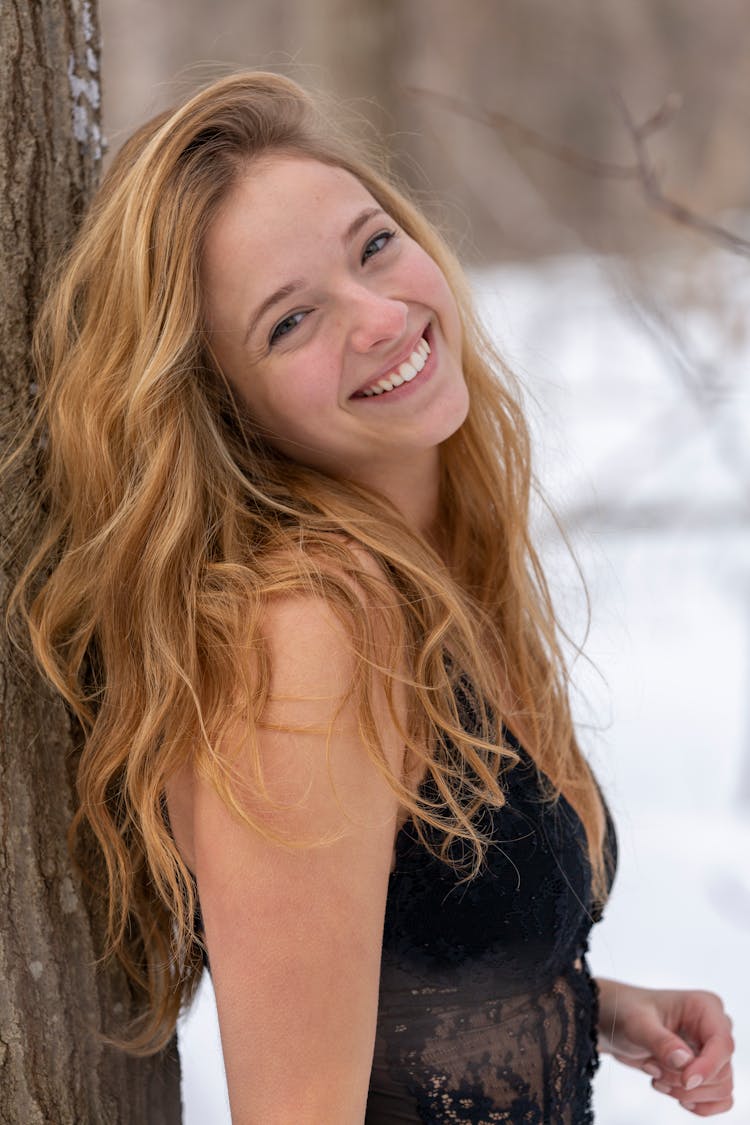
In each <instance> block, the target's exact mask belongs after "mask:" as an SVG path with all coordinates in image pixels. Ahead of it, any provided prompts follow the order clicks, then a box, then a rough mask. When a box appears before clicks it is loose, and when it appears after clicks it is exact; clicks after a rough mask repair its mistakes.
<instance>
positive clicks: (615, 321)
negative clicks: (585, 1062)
mask: <svg viewBox="0 0 750 1125" xmlns="http://www.w3.org/2000/svg"><path fill="white" fill-rule="evenodd" d="M746 267H747V262H739V260H738V259H730V258H727V257H726V256H723V255H720V254H717V255H715V256H713V257H711V258H707V259H706V260H705V262H704V263H703V264H702V266H701V267H700V270H702V271H703V274H702V275H701V274H700V270H699V269H698V267H695V269H694V271H693V274H692V275H691V277H690V281H691V286H692V288H691V289H690V292H689V293H688V294H687V297H685V278H684V277H683V275H682V273H681V272H680V270H679V269H678V268H677V266H675V265H672V266H669V265H664V266H662V267H661V273H660V274H659V275H658V282H659V284H658V294H659V300H660V302H662V303H663V304H664V307H665V308H666V310H667V312H670V310H671V307H672V302H673V301H674V300H676V297H677V295H678V294H681V295H682V298H683V300H687V310H686V311H681V310H680V309H678V310H677V311H676V312H675V313H674V318H675V319H674V323H675V324H676V325H677V328H678V330H679V341H678V344H676V345H675V344H674V341H673V340H672V343H671V344H669V343H667V341H669V339H670V336H669V330H663V329H656V330H655V329H654V327H653V318H652V317H651V315H650V313H651V312H652V310H647V311H646V314H645V315H642V313H641V311H639V309H638V308H637V306H636V305H634V304H632V303H630V301H629V296H628V287H627V284H626V282H627V278H626V277H625V276H624V275H623V274H621V273H618V271H617V266H616V264H614V263H610V262H606V261H604V262H597V261H595V260H591V259H560V260H555V261H551V262H547V263H540V264H536V265H532V266H516V267H507V268H502V269H495V270H492V271H487V272H485V273H483V274H481V275H478V276H477V277H476V278H475V282H476V287H477V291H478V294H479V298H480V306H481V308H482V310H483V315H484V317H485V319H486V321H487V322H488V324H489V325H490V326H491V328H492V332H493V335H494V337H495V338H496V339H497V340H498V341H499V343H500V346H501V348H502V350H503V351H504V353H505V354H506V356H507V358H508V359H509V360H510V361H511V364H512V365H513V366H514V368H515V369H516V370H517V371H519V373H520V374H521V376H522V378H523V380H524V383H525V384H526V387H527V390H528V392H529V393H530V396H531V398H532V399H533V402H531V401H530V410H531V413H532V419H533V426H534V433H535V440H536V446H537V454H538V474H539V476H540V478H541V480H542V482H543V484H544V486H545V488H546V489H547V491H548V492H549V494H550V495H551V496H552V498H553V501H554V504H555V507H556V508H557V509H558V511H561V512H562V514H563V516H564V515H565V512H566V511H567V512H573V513H576V512H577V513H579V514H580V513H581V512H592V511H593V513H594V516H593V517H592V519H591V520H590V521H589V522H588V523H586V525H585V527H583V528H581V527H578V526H572V527H569V529H568V530H569V532H570V533H571V536H572V539H573V542H574V546H575V549H576V552H577V555H578V557H579V560H580V561H581V563H582V566H583V570H584V573H585V575H586V579H587V583H588V587H589V592H590V595H591V602H592V607H591V608H592V624H591V630H590V633H589V636H588V639H587V641H586V646H585V653H586V656H587V657H588V658H589V660H590V662H591V663H590V664H589V663H588V662H587V661H586V660H585V659H584V660H578V661H577V663H576V682H577V688H578V690H577V692H576V695H575V700H574V706H575V709H576V714H577V716H578V718H579V729H580V731H581V737H582V740H583V742H584V745H585V746H586V749H587V751H588V752H589V755H590V757H591V759H592V761H593V762H594V765H595V768H596V770H597V773H598V775H599V778H600V780H601V782H602V785H603V787H604V789H605V791H606V794H607V797H608V800H609V802H610V804H611V807H612V810H613V813H614V816H615V819H616V823H617V828H618V833H619V844H620V859H619V869H618V875H617V880H616V883H615V888H614V892H613V895H612V898H611V900H610V903H609V904H608V907H607V910H606V914H605V918H604V921H603V922H602V923H601V924H600V925H599V926H597V927H595V930H594V933H593V936H592V948H591V964H592V967H593V969H594V972H596V973H599V974H601V975H603V976H608V977H614V978H617V979H621V980H624V981H628V982H632V983H637V984H642V985H646V986H651V987H662V988H676V987H696V988H707V989H711V990H713V991H716V992H718V993H719V994H720V995H721V996H722V997H723V998H724V1000H725V1004H726V1007H727V1009H728V1010H729V1012H730V1014H731V1015H732V1018H733V1020H734V1026H735V1037H736V1041H737V1053H736V1105H735V1108H734V1109H733V1110H731V1111H730V1112H729V1113H728V1114H725V1115H724V1116H723V1117H721V1118H720V1119H719V1120H721V1121H723V1122H726V1125H740V1123H741V1122H747V1121H750V973H749V972H748V970H747V960H748V951H750V863H749V862H748V861H749V860H750V815H749V812H750V707H749V706H748V702H747V700H748V690H747V689H748V683H749V681H750V521H748V518H747V516H748V509H747V504H748V494H749V493H750V441H748V437H750V398H749V396H748V383H747V379H746V377H745V373H744V372H745V369H746V366H747V360H748V356H750V347H749V346H748V335H749V330H748V325H750V321H748V320H747V319H746V314H745V311H744V310H746V309H747V307H748V302H747V296H748V292H749V290H750V283H749V282H748V278H747V274H748V270H747V268H746ZM701 280H703V281H704V283H705V285H706V286H709V285H710V291H711V293H712V294H713V297H714V300H715V304H716V308H715V309H714V311H711V312H707V311H706V310H705V308H704V304H705V301H704V300H703V295H704V293H705V292H706V291H707V289H705V288H704V289H701V284H700V283H701ZM623 295H624V296H623ZM691 302H692V305H691ZM655 333H656V334H655ZM676 354H677V355H678V358H677V359H676V358H675V355H676ZM686 355H687V359H686ZM680 364H681V365H682V366H680ZM696 371H697V372H698V373H699V376H697V377H695V378H696V380H697V382H698V383H700V379H701V378H703V380H704V382H703V383H701V388H703V389H700V388H699V390H698V391H697V392H695V393H693V392H692V391H690V390H689V388H690V386H691V384H690V380H691V379H693V378H694V376H695V372H696ZM705 386H709V387H710V389H711V394H710V395H709V399H708V400H710V401H709V407H708V411H707V410H706V406H705V404H706V401H708V400H707V399H706V398H705V396H704V397H701V396H702V395H704V389H705ZM686 387H687V388H688V391H687V392H686ZM649 513H652V514H651V515H649ZM653 513H656V515H653ZM725 515H726V518H724V516H725ZM539 531H540V535H541V536H542V539H543V543H544V551H545V556H546V561H547V566H548V570H549V573H550V578H551V582H552V586H553V589H554V592H555V596H556V597H557V599H558V604H559V606H560V609H561V612H562V614H563V616H564V617H565V620H566V623H567V625H568V626H569V629H570V631H571V633H572V634H573V636H574V639H575V640H577V641H580V640H582V639H583V636H584V633H585V627H586V622H585V603H584V600H583V597H582V595H581V593H580V589H579V587H578V585H577V580H576V576H575V572H574V570H573V568H572V566H571V564H570V561H569V559H568V558H567V556H566V554H565V552H564V550H563V549H562V548H561V546H560V544H559V542H558V541H556V539H555V537H554V535H553V533H552V531H551V525H550V523H549V521H548V520H545V518H544V517H543V515H540V518H539ZM180 1043H181V1051H182V1055H183V1060H184V1066H183V1098H184V1106H185V1123H186V1125H205V1123H206V1122H210V1123H211V1125H229V1120H230V1119H229V1110H228V1105H227V1101H226V1091H225V1086H224V1079H223V1069H222V1064H221V1053H220V1044H219V1036H218V1026H217V1024H216V1015H215V1006H214V1004H213V995H212V991H211V986H210V981H209V980H206V981H205V982H204V984H203V985H202V987H201V990H200V993H199V996H198V999H197V1001H196V1003H195V1005H194V1007H193V1009H192V1010H191V1012H189V1013H188V1014H187V1015H186V1016H185V1017H184V1018H183V1019H182V1021H181V1023H180ZM595 1105H596V1113H597V1121H600V1122H602V1123H603V1125H635V1123H638V1125H640V1123H642V1122H647V1123H648V1125H670V1123H672V1122H675V1123H676V1122H684V1121H686V1120H689V1119H690V1115H686V1113H685V1111H684V1110H682V1109H680V1108H679V1107H678V1106H677V1105H676V1104H674V1103H673V1102H671V1101H670V1100H669V1099H667V1098H665V1097H664V1096H663V1095H661V1094H658V1093H656V1092H655V1091H653V1090H652V1089H651V1088H650V1083H649V1079H648V1078H647V1077H646V1076H645V1075H643V1074H641V1073H639V1072H637V1071H635V1070H631V1069H628V1068H625V1067H623V1066H621V1065H619V1064H618V1063H615V1062H614V1061H613V1060H611V1059H607V1058H604V1059H603V1061H602V1067H601V1070H600V1072H599V1074H598V1076H597V1079H596V1085H595Z"/></svg>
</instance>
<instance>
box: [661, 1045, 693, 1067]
mask: <svg viewBox="0 0 750 1125" xmlns="http://www.w3.org/2000/svg"><path fill="white" fill-rule="evenodd" d="M692 1057H693V1056H692V1055H691V1054H690V1051H686V1050H685V1048H684V1047H680V1048H679V1049H678V1050H677V1051H672V1054H671V1055H670V1056H669V1058H668V1059H667V1066H671V1067H672V1069H673V1070H682V1068H683V1066H687V1064H688V1063H689V1062H690V1060H691V1059H692Z"/></svg>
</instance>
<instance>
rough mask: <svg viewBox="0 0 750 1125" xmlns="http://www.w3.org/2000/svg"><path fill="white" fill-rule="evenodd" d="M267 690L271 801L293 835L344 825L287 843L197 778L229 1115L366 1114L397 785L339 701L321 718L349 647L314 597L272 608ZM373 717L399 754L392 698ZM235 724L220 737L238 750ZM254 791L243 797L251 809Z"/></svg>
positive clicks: (342, 676) (266, 763) (342, 1124)
mask: <svg viewBox="0 0 750 1125" xmlns="http://www.w3.org/2000/svg"><path fill="white" fill-rule="evenodd" d="M267 635H268V642H269V648H270V654H271V660H272V669H273V678H272V697H273V698H272V701H271V704H270V706H269V708H268V711H267V714H266V715H265V716H264V720H265V725H266V726H272V725H273V724H274V723H284V724H291V725H294V726H295V727H298V728H299V727H301V728H309V729H308V730H305V731H303V733H283V732H280V731H273V730H270V729H265V730H264V731H263V732H261V736H260V737H261V757H262V761H263V767H264V770H265V772H266V776H267V779H268V784H269V788H270V791H271V793H272V794H273V795H274V796H275V797H278V798H280V799H282V800H284V801H285V802H288V803H290V804H291V803H292V802H294V803H295V807H294V808H293V809H289V810H287V811H284V812H280V813H273V814H272V815H271V814H268V813H266V814H264V815H266V816H267V818H268V819H267V823H269V824H272V825H273V826H274V827H275V828H277V829H281V830H283V831H288V832H289V834H290V835H294V836H302V837H306V838H308V839H309V838H310V837H312V836H314V835H316V834H320V833H325V832H328V831H331V832H336V831H338V830H339V829H344V836H343V838H342V839H341V840H339V841H338V842H336V843H333V844H330V845H327V846H324V847H319V848H313V849H309V850H305V851H301V852H300V851H297V852H294V851H288V850H286V849H284V848H281V847H279V846H278V845H275V844H273V843H270V842H268V841H266V840H265V839H264V838H263V837H262V835H261V834H260V833H258V832H256V831H253V830H252V829H250V828H249V827H248V826H247V825H245V824H243V823H242V822H241V821H240V820H239V819H237V818H236V817H235V816H233V815H232V814H231V813H230V812H229V811H228V810H227V809H226V807H225V806H224V804H223V803H222V801H221V800H220V799H219V798H218V797H217V795H216V794H215V793H214V791H213V790H212V789H211V788H210V787H209V786H208V785H206V784H205V783H196V784H195V789H194V802H193V846H194V858H195V868H196V877H197V882H198V892H199V895H200V901H201V908H202V911H203V917H204V923H205V929H206V941H207V946H208V953H209V958H210V962H211V974H212V978H213V981H214V986H215V991H216V999H217V1006H218V1012H219V1023H220V1028H221V1037H222V1047H223V1052H224V1061H225V1065H226V1071H227V1080H228V1085H229V1097H230V1104H231V1108H232V1120H233V1125H288V1123H289V1122H290V1121H294V1122H295V1123H298V1125H361V1122H362V1121H363V1119H364V1113H365V1106H366V1100H367V1090H368V1084H369V1077H370V1070H371V1066H372V1055H373V1046H374V1037H375V1025H376V1017H377V1001H378V981H379V970H380V955H381V945H382V930H383V917H384V911H385V898H386V892H387V884H388V873H389V868H390V860H391V852H392V847H393V840H394V831H395V823H396V814H397V799H396V797H395V795H394V794H393V792H392V791H391V790H390V788H389V787H388V785H387V783H386V782H385V781H384V780H383V778H382V777H381V776H380V774H379V773H378V771H377V769H376V768H375V767H374V766H373V765H372V763H371V761H370V759H369V757H368V755H367V752H366V750H365V748H364V746H363V745H362V741H361V739H360V736H359V732H358V726H357V718H356V713H355V709H354V707H353V706H351V705H347V706H346V707H345V709H344V710H343V712H342V713H341V714H340V715H339V716H338V718H337V719H336V723H335V733H334V736H333V738H332V739H331V741H330V746H329V754H330V764H331V773H332V775H333V778H334V782H335V786H336V794H337V795H338V798H339V800H340V802H341V804H342V805H343V806H344V808H346V809H347V810H349V811H350V815H351V817H352V820H353V823H350V822H348V821H347V819H346V817H345V816H344V813H343V812H342V810H341V808H340V807H339V804H338V803H337V800H336V795H335V794H334V791H333V788H332V785H331V781H330V778H329V773H328V765H327V762H326V738H325V735H324V734H322V733H321V732H322V731H323V730H325V728H326V727H327V726H328V724H329V721H330V719H331V716H332V714H333V712H334V711H335V708H336V705H337V703H338V702H339V700H340V696H341V692H342V688H343V686H344V685H346V684H347V683H348V681H349V677H350V674H351V670H352V660H353V659H354V657H353V655H352V653H351V652H350V650H349V645H348V641H347V638H346V636H345V634H344V633H343V630H342V627H341V625H340V623H339V622H338V620H337V619H336V618H335V616H334V615H333V614H332V613H331V611H330V610H329V609H328V608H327V606H326V605H325V604H324V603H323V602H321V601H320V600H317V599H314V598H312V597H306V598H302V597H298V598H294V599H292V598H289V599H286V600H285V601H282V602H279V603H277V604H276V605H275V607H274V608H273V610H272V611H271V612H270V614H269V617H268V622H267ZM376 712H377V715H376V717H377V719H378V722H379V725H380V729H381V732H382V735H383V738H384V744H385V747H386V752H387V754H388V757H389V760H390V763H391V765H392V767H393V768H394V769H395V770H396V771H397V772H398V771H400V769H401V756H402V749H401V746H400V743H399V738H398V736H397V733H396V731H395V729H394V728H393V724H392V723H391V721H390V719H389V717H388V712H387V707H386V704H385V699H384V698H383V699H381V700H380V702H379V703H378V706H377V707H376ZM243 737H244V732H243V731H242V730H240V729H235V730H233V731H232V733H231V736H230V739H229V743H230V744H228V745H227V747H226V749H227V750H228V751H229V752H230V753H233V752H234V751H236V750H237V749H240V750H241V749H242V742H243ZM260 808H261V806H260V805H257V806H256V807H255V808H254V809H253V810H252V811H254V812H257V811H258V809H260Z"/></svg>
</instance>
